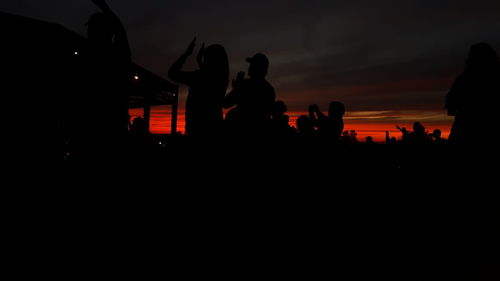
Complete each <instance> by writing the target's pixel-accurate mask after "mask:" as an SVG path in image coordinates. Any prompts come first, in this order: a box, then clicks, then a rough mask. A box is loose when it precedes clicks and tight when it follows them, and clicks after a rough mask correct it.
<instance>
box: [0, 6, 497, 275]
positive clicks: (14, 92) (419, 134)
mask: <svg viewBox="0 0 500 281" xmlns="http://www.w3.org/2000/svg"><path fill="white" fill-rule="evenodd" d="M92 2H93V3H95V4H96V5H97V6H98V7H99V8H100V9H101V12H99V13H97V14H95V15H92V16H91V17H90V19H89V22H88V24H87V26H88V38H87V39H86V40H85V43H84V44H83V45H82V46H83V47H82V48H81V49H79V50H75V53H74V54H72V55H70V56H61V55H60V54H59V52H60V46H61V41H63V40H61V38H60V37H61V36H62V35H61V34H62V33H61V32H62V31H61V30H60V29H59V27H57V26H56V27H54V26H53V25H51V24H48V23H43V22H37V21H31V20H26V19H20V18H17V17H14V16H12V15H6V14H5V15H4V14H1V17H0V19H1V21H2V22H0V23H1V24H0V26H2V31H4V34H5V38H6V39H5V42H3V44H2V46H1V48H2V55H3V56H2V63H3V65H4V67H3V69H2V75H1V77H2V84H3V85H4V86H5V87H4V95H5V96H6V97H7V100H6V102H7V106H8V107H9V109H8V113H9V117H8V118H7V120H6V123H7V125H8V127H7V130H6V132H7V133H6V134H5V136H4V138H6V139H8V141H9V142H8V144H6V145H5V148H6V150H7V152H8V153H6V156H5V160H6V161H7V163H8V166H9V170H7V172H8V174H9V178H8V179H6V181H5V183H6V186H7V187H6V188H5V189H6V190H7V193H8V194H7V198H9V199H11V200H9V203H8V204H7V208H8V210H9V215H8V218H7V225H8V227H7V228H8V238H6V239H5V244H6V248H7V249H8V251H7V252H9V253H11V255H12V256H34V257H38V258H40V257H68V256H83V257H91V258H92V259H96V260H101V261H103V262H107V261H108V260H110V259H113V260H127V259H128V260H130V258H133V257H135V258H137V257H145V256H148V257H149V256H152V257H155V258H157V257H158V258H168V259H169V260H173V261H172V262H169V264H170V265H171V266H172V267H174V268H178V269H180V270H181V271H183V274H185V275H184V276H190V277H193V278H199V277H204V278H206V277H208V276H215V277H216V278H219V279H220V278H222V279H231V280H234V279H257V278H259V279H285V278H286V279H298V280H331V279H335V278H338V279H345V276H347V277H348V279H353V280H362V279H368V278H369V279H374V278H379V277H382V278H384V279H394V280H498V278H499V277H500V276H499V272H498V270H497V269H498V262H499V259H498V249H499V246H500V245H499V241H498V236H499V235H500V221H499V220H500V213H499V211H500V210H499V208H498V203H497V202H495V200H491V199H492V198H493V197H490V195H489V194H488V193H489V192H488V191H487V189H488V187H495V186H496V184H495V183H496V181H497V179H495V181H492V179H494V176H495V175H496V174H495V172H496V171H497V170H498V164H497V161H498V158H497V146H498V144H496V141H497V140H498V132H499V131H500V130H499V129H500V128H499V120H498V119H499V117H498V116H499V114H498V112H497V109H496V107H497V104H498V102H497V101H498V96H499V94H500V90H499V87H500V79H499V77H500V76H499V75H500V68H499V60H498V56H497V54H496V52H495V51H494V50H493V48H492V47H491V46H489V45H488V44H486V43H479V44H476V45H474V46H472V48H471V50H470V54H469V57H468V58H467V60H466V67H465V70H464V72H463V73H462V74H460V75H459V76H458V78H457V80H456V81H455V83H454V84H453V85H451V90H450V91H449V93H448V94H447V96H446V97H443V100H446V102H444V104H445V105H444V107H445V108H446V109H447V110H448V113H449V115H451V116H455V122H454V125H453V128H452V131H451V134H450V137H449V139H448V140H446V139H443V138H442V137H441V131H440V130H434V131H433V132H428V131H427V130H426V129H425V127H424V125H423V124H422V123H421V122H415V123H414V125H413V128H411V130H410V129H407V128H399V129H400V131H401V135H400V137H399V139H398V138H397V137H398V136H391V135H389V133H387V135H386V141H385V143H374V142H373V140H372V139H371V138H367V139H366V140H364V141H358V140H357V136H356V132H354V131H346V130H345V128H344V122H343V116H344V114H345V112H346V111H348V110H349V105H344V104H343V103H342V102H341V101H331V102H330V104H329V107H328V109H323V110H322V109H320V108H319V107H318V106H317V105H315V104H311V105H310V106H309V108H308V111H309V114H308V115H302V116H300V117H299V118H298V119H297V122H296V124H295V126H290V125H289V117H288V115H287V105H286V103H285V102H284V101H282V100H280V99H279V93H276V92H275V90H274V88H273V86H272V84H271V82H269V80H268V78H267V74H268V70H269V68H270V67H272V64H271V61H270V59H269V58H268V57H267V56H266V55H265V54H263V53H256V54H253V55H252V56H250V57H249V58H247V59H246V61H247V62H248V69H247V70H246V72H239V73H238V74H237V76H236V79H235V80H233V81H230V79H229V74H230V70H229V62H228V57H227V54H226V50H225V48H224V47H223V46H222V45H220V44H212V45H208V46H205V44H202V45H201V46H200V48H199V50H198V52H197V54H196V57H195V58H193V59H195V60H196V62H197V68H198V69H197V70H195V71H186V70H185V69H184V65H185V63H186V62H187V60H188V59H189V58H190V57H191V56H192V55H193V53H195V50H196V39H194V40H193V41H192V42H191V43H190V44H189V46H188V48H187V49H186V51H185V52H184V53H183V54H182V55H181V56H180V57H179V59H178V60H177V61H175V62H174V63H173V64H172V65H170V66H168V65H166V67H165V69H166V70H168V77H169V79H170V80H171V81H172V82H175V83H178V84H183V85H186V86H187V87H189V90H188V96H187V102H186V128H185V129H186V130H185V131H186V134H185V135H178V134H175V133H174V134H172V135H153V134H150V132H149V129H148V123H147V120H146V118H142V117H139V118H136V119H134V120H130V118H129V116H128V114H127V109H128V102H129V101H128V96H127V89H128V88H127V87H128V85H129V83H130V81H129V80H130V74H131V67H132V62H131V53H130V47H129V44H128V39H127V34H126V30H125V29H124V28H123V25H122V24H121V22H120V20H119V18H118V16H117V15H116V14H115V13H114V12H113V11H112V9H111V8H110V7H109V6H108V5H107V3H106V2H105V1H104V0H93V1H92ZM28 22H29V23H30V24H28ZM13 23H16V24H13ZM47 25H48V26H50V27H51V28H50V30H58V32H53V33H51V34H47V33H43V32H40V30H45V28H46V27H47ZM33 26H36V27H37V28H39V30H34V29H33ZM7 27H8V28H7ZM33 44H35V45H33ZM33 46H37V48H36V49H37V51H36V52H34V51H33V50H32V48H33ZM224 109H227V110H228V112H227V114H226V115H225V116H224V115H223V110H224ZM21 111H22V112H24V114H23V113H20V112H21ZM33 120H35V122H33ZM33 123H35V124H33ZM26 124H31V125H30V126H29V127H28V126H25V125H26ZM11 170H12V172H11ZM10 177H12V178H10ZM7 183H8V184H7ZM464 185H465V188H466V190H465V191H462V189H461V187H464ZM495 198H496V197H495ZM230 269H233V270H235V271H236V272H235V273H233V271H232V270H230ZM268 269H273V272H274V273H271V272H270V271H268ZM168 271H169V272H167V273H166V274H167V275H168V274H170V272H173V271H170V270H168ZM263 274H266V275H263ZM262 276H265V277H262Z"/></svg>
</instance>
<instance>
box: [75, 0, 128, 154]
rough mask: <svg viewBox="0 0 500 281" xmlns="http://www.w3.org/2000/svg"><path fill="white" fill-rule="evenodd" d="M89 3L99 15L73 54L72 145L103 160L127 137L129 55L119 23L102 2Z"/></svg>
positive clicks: (122, 27)
mask: <svg viewBox="0 0 500 281" xmlns="http://www.w3.org/2000/svg"><path fill="white" fill-rule="evenodd" d="M92 2H93V3H94V4H95V5H96V6H97V7H99V8H100V9H101V10H102V12H100V13H96V14H94V15H92V16H91V17H90V20H89V21H88V23H87V27H88V46H86V48H84V49H82V50H78V52H75V60H76V61H77V65H78V66H79V67H78V70H77V71H76V74H75V75H74V76H75V80H76V81H75V83H76V84H78V85H79V87H78V88H79V89H78V90H77V91H80V92H77V93H78V94H74V95H73V96H74V98H73V104H74V107H75V109H76V110H74V112H72V114H73V118H72V127H73V131H74V132H73V137H74V142H73V143H74V145H75V146H76V147H77V150H80V149H81V148H83V150H84V151H85V152H83V153H85V154H86V153H87V152H91V154H90V155H92V154H95V155H101V156H102V155H104V154H106V155H109V154H110V153H112V152H113V151H115V152H116V153H118V150H117V149H119V148H120V147H122V145H123V144H124V142H125V139H126V136H127V133H128V125H129V115H128V85H129V84H128V83H129V81H130V80H129V78H130V77H129V73H130V66H131V54H130V47H129V43H128V39H127V34H126V31H125V28H124V26H123V24H122V23H121V21H120V19H119V18H118V17H117V16H116V14H115V13H114V12H113V11H112V10H111V9H110V7H109V6H108V5H107V4H106V2H105V0H92ZM79 152H82V151H79Z"/></svg>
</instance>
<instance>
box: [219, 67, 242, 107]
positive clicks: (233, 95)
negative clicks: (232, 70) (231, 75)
mask: <svg viewBox="0 0 500 281" xmlns="http://www.w3.org/2000/svg"><path fill="white" fill-rule="evenodd" d="M244 80H245V72H242V71H240V72H238V74H237V76H236V80H233V82H232V85H233V89H232V90H231V92H229V93H228V94H227V95H226V97H225V98H224V100H223V102H222V107H224V108H226V109H227V108H231V107H233V106H235V105H236V104H238V98H239V95H240V89H241V87H242V84H243V81H244Z"/></svg>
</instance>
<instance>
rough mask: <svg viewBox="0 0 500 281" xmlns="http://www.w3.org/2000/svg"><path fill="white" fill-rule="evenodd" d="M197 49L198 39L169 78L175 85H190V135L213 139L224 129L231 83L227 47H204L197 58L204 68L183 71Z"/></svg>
mask: <svg viewBox="0 0 500 281" xmlns="http://www.w3.org/2000/svg"><path fill="white" fill-rule="evenodd" d="M195 46H196V38H194V39H193V41H192V42H191V44H190V45H189V47H188V48H187V50H186V52H185V53H184V54H183V55H182V56H181V57H180V58H179V59H178V60H177V61H176V62H175V63H174V64H173V65H172V66H171V67H170V70H169V72H168V77H169V78H170V79H171V80H172V81H174V82H177V83H181V84H184V85H187V86H189V93H188V96H187V101H186V128H185V132H186V134H188V135H191V136H196V137H206V136H213V135H216V134H218V133H219V132H220V130H221V127H222V122H223V112H222V100H223V99H224V95H225V94H226V90H227V85H228V83H229V62H228V58H227V53H226V50H225V49H224V47H222V46H221V45H218V44H214V45H211V46H209V47H207V48H205V45H204V44H203V45H202V47H201V48H200V51H199V53H198V56H197V61H198V66H199V68H200V69H199V70H196V71H183V70H182V68H183V66H184V64H185V63H186V60H187V59H188V58H189V56H190V55H191V54H192V53H193V51H194V48H195Z"/></svg>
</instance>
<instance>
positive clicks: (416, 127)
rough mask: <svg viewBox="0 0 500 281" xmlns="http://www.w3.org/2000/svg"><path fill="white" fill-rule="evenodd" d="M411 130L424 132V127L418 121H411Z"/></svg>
mask: <svg viewBox="0 0 500 281" xmlns="http://www.w3.org/2000/svg"><path fill="white" fill-rule="evenodd" d="M413 132H415V133H425V127H424V125H422V124H421V123H420V122H415V123H413Z"/></svg>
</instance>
